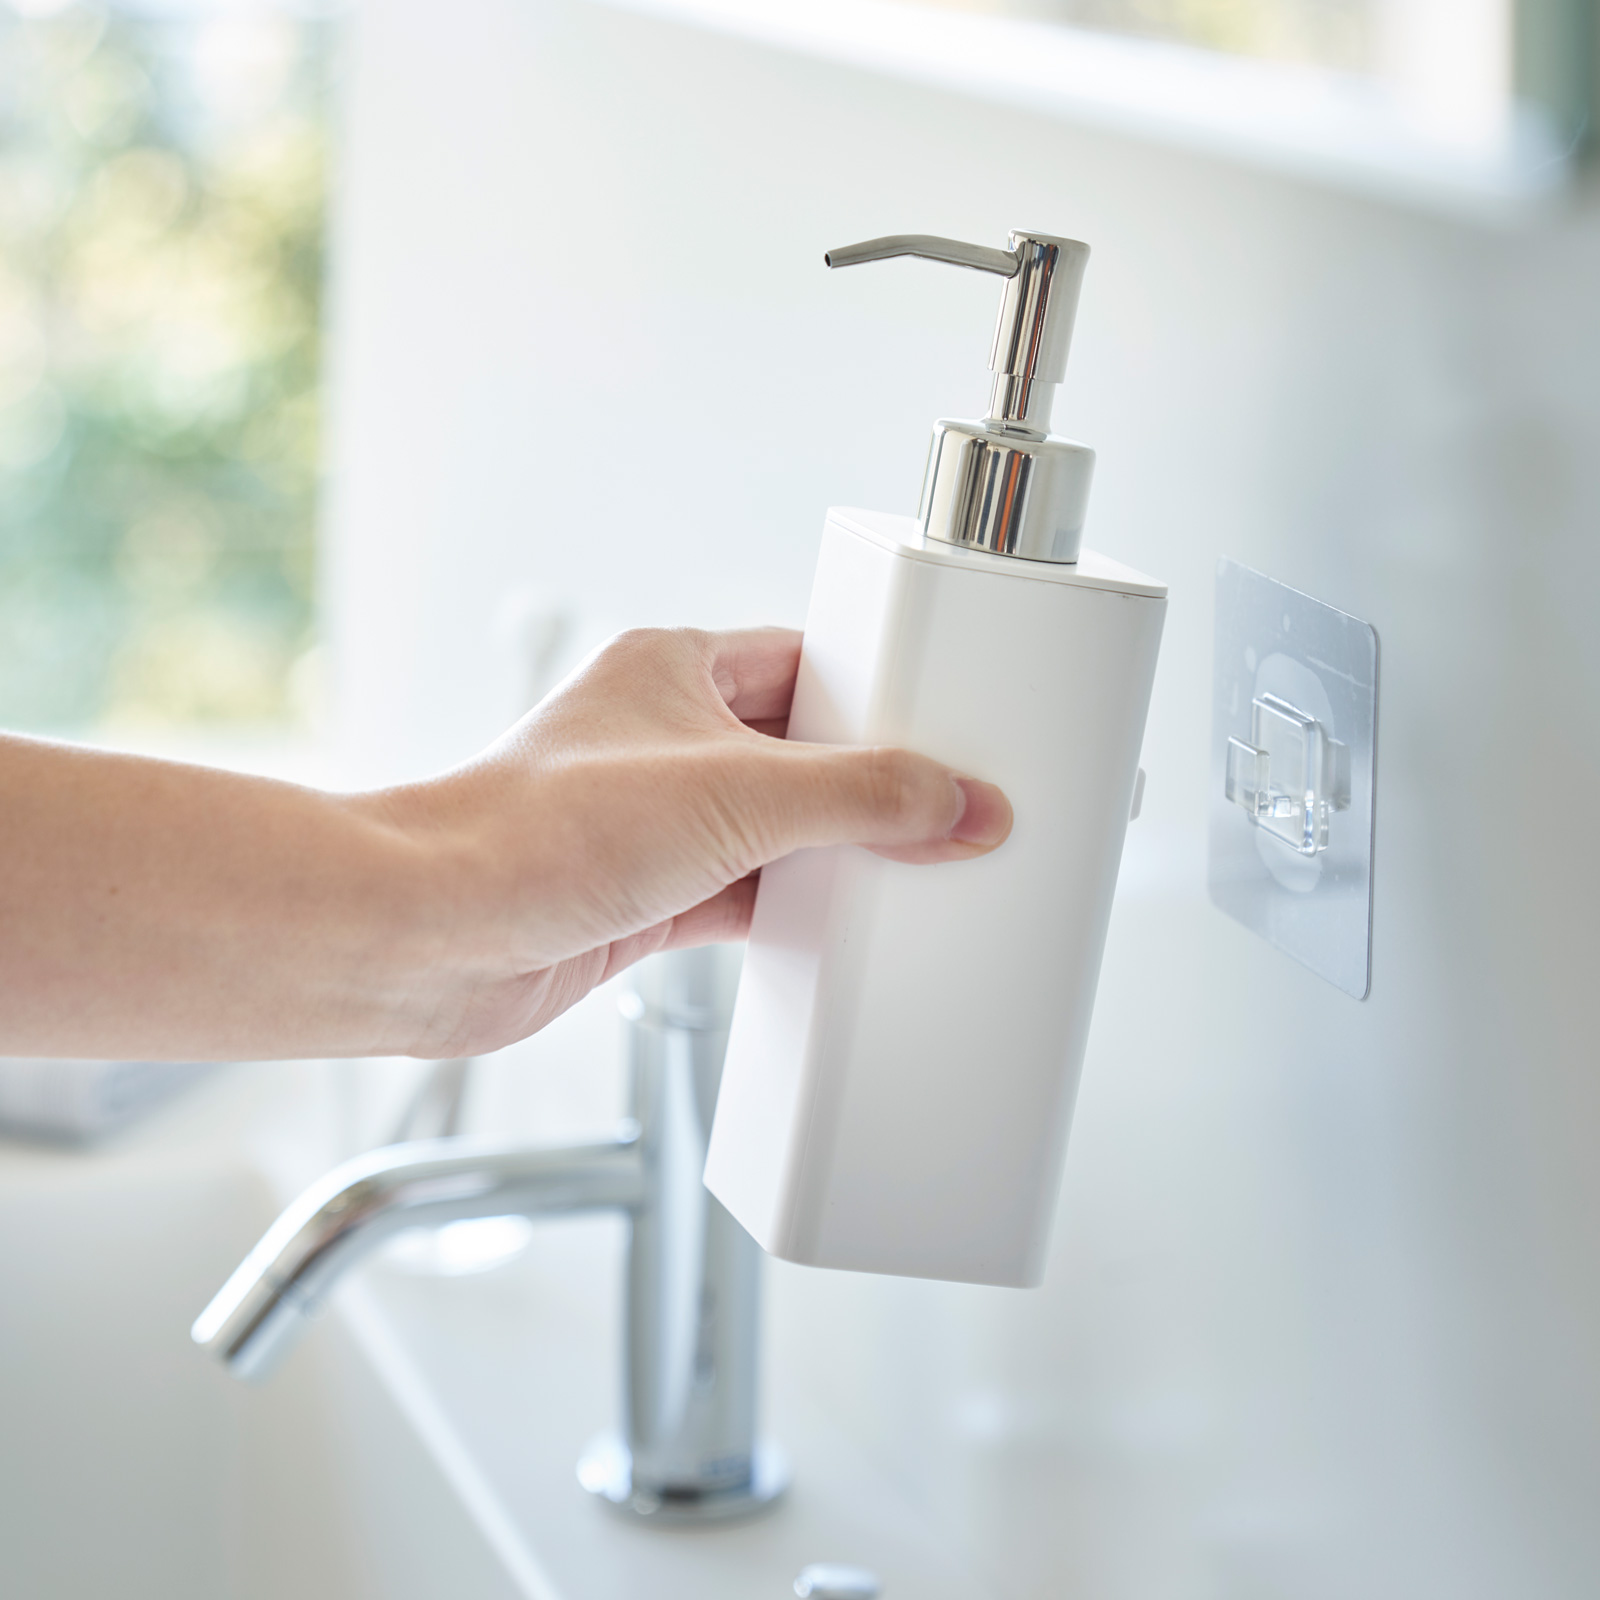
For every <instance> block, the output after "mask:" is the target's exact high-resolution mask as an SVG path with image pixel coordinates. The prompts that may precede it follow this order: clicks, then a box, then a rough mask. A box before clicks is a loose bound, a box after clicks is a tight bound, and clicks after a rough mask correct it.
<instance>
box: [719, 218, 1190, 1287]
mask: <svg viewBox="0 0 1600 1600" xmlns="http://www.w3.org/2000/svg"><path fill="white" fill-rule="evenodd" d="M1088 255H1089V250H1088V246H1087V245H1084V244H1080V243H1078V242H1077V241H1076V240H1072V239H1058V238H1054V237H1052V236H1050V235H1048V234H1041V233H1023V232H1015V233H1012V234H1011V236H1010V247H1009V249H1006V250H995V249H986V248H983V247H981V246H978V245H970V244H963V243H960V242H958V241H956V240H951V239H939V238H933V237H929V236H926V235H920V234H916V235H902V236H895V237H891V238H886V239H874V240H871V241H869V242H868V243H866V244H860V245H852V246H850V247H848V248H847V249H844V250H835V251H832V252H830V253H829V254H828V256H827V257H826V261H827V263H828V265H829V266H831V267H844V266H854V265H857V264H859V263H863V262H869V261H881V260H886V259H888V258H890V257H895V256H921V257H924V258H926V259H929V260H933V261H942V262H947V263H950V264H952V265H955V266H961V267H970V268H974V269H976V270H978V271H981V272H991V273H995V274H998V275H999V276H1000V277H1002V278H1004V279H1005V288H1004V291H1003V294H1002V297H1001V302H1000V315H999V321H998V323H997V325H996V328H995V337H994V347H993V351H992V353H991V356H990V360H989V365H990V367H991V368H992V370H993V372H994V388H993V395H992V400H991V403H990V407H989V414H988V416H986V417H984V418H983V419H982V420H981V421H975V422H956V421H942V422H938V423H936V424H935V425H934V431H933V444H932V448H931V450H930V452H929V457H928V465H927V470H926V474H925V477H924V481H923V488H922V498H921V506H920V510H919V514H918V516H917V517H915V518H911V517H906V516H896V515H892V514H888V513H884V512H878V511H858V510H849V509H844V508H839V507H835V508H834V509H832V510H830V511H829V512H828V514H827V519H826V522H825V524H824V527H823V535H822V548H821V554H820V557H819V560H818V563H817V570H816V580H815V584H814V587H813V590H812V595H811V605H810V610H809V612H808V614H807V617H806V626H805V638H804V643H803V646H802V649H801V657H800V668H799V675H798V678H797V680H796V683H795V693H794V704H793V709H792V711H791V714H790V719H789V727H788V737H789V738H791V739H802V740H807V741H810V742H814V743H820V744H851V745H900V746H904V747H906V748H909V749H912V750H917V751H920V752H922V753H923V754H924V755H928V756H931V757H933V758H934V759H936V760H938V761H942V762H944V763H946V764H947V765H948V766H950V767H952V768H954V769H955V770H956V771H958V772H960V773H964V774H969V775H971V776H973V777H977V778H983V779H986V780H988V781H989V782H992V783H997V784H999V785H1000V786H1001V788H1003V789H1004V790H1005V792H1006V794H1007V796H1008V797H1009V798H1010V800H1011V804H1012V807H1013V811H1014V814H1015V825H1014V827H1013V829H1012V833H1011V837H1010V838H1009V839H1008V840H1007V841H1006V843H1005V844H1004V845H1002V846H1001V847H1000V848H999V849H998V850H996V851H994V852H993V853H992V854H990V855H986V856H982V857H979V858H977V859H974V860H970V861H959V862H953V863H947V864H943V865H938V866H913V865H909V864H906V863H903V862H895V861H888V860H885V859H884V858H883V857H881V856H877V855H873V854H872V853H871V852H869V851H867V850H864V849H860V848H857V847H853V846H850V847H836V848H828V849H815V850H801V851H797V852H796V853H794V854H793V855H790V856H787V857H785V858H784V859H783V860H781V861H776V862H773V863H772V864H771V865H769V866H767V867H766V868H765V869H763V871H762V874H761V883H760V887H759V890H758V892H757V896H756V904H755V913H754V919H753V922H752V925H751V929H750V942H749V949H748V951H747V954H746V957H745V962H744V970H743V975H742V977H741V980H740V985H739V992H738V997H737V1000H736V1003H735V1007H734V1014H733V1023H732V1031H731V1033H730V1036H729V1042H728V1052H727V1058H726V1064H725V1066H724V1069H723V1076H722V1088H721V1095H720V1098H719V1101H718V1105H717V1111H716V1119H715V1123H714V1126H713V1129H712V1133H711V1140H710V1147H709V1154H708V1159H707V1162H706V1184H707V1186H708V1187H709V1189H710V1190H711V1192H712V1193H713V1194H714V1195H716V1197H717V1198H718V1199H719V1200H720V1201H721V1202H722V1203H723V1205H725V1206H726V1207H727V1208H728V1210H729V1211H730V1212H732V1213H733V1215H734V1216H735V1217H736V1218H737V1219H738V1220H739V1222H741V1223H742V1224H743V1225H744V1227H745V1228H746V1229H747V1230H748V1231H749V1232H750V1233H751V1234H752V1235H754V1237H755V1238H756V1240H757V1241H758V1242H759V1243H760V1244H761V1245H762V1246H764V1247H765V1248H766V1249H767V1250H768V1251H770V1252H771V1253H772V1254H774V1255H777V1256H781V1257H784V1258H786V1259H788V1260H791V1261H799V1262H805V1263H809V1264H811V1265H814V1266H822V1267H842V1268H849V1269H853V1270H856V1271H862V1272H884V1273H896V1274H902V1275H906V1276H912V1277H926V1278H946V1279H953V1280H957V1281H962V1282H968V1283H988V1284H1006V1285H1013V1286H1018V1287H1022V1286H1029V1285H1033V1284H1037V1283H1038V1282H1039V1280H1040V1277H1041V1274H1042V1271H1043V1264H1044V1254H1045V1248H1046V1245H1047V1243H1048V1235H1049V1226H1050V1219H1051V1215H1052V1213H1053V1211H1054V1209H1055V1201H1056V1194H1057V1190H1058V1189H1059V1186H1060V1177H1061V1166H1062V1159H1063V1155H1064V1151H1065V1146H1066V1139H1067V1130H1068V1124H1069V1122H1070V1120H1071V1116H1072V1105H1073V1099H1074V1096H1075V1093H1076V1090H1077V1082H1078V1074H1079V1070H1080V1067H1081V1064H1082V1061H1083V1053H1084V1045H1085V1041H1086V1038H1087V1035H1088V1032H1089V1019H1090V1014H1091V1011H1092V1009H1093V1005H1094V995H1095V987H1096V983H1097V981H1098V979H1099V973H1100V958H1101V952H1102V950H1103V948H1104V944H1105V937H1106V925H1107V922H1108V920H1109V918H1110V914H1111V897H1112V892H1113V890H1114V889H1115V887H1116V881H1117V868H1118V864H1119V862H1120V859H1121V855H1122V842H1123V834H1124V832H1125V830H1126V828H1127V824H1128V820H1129V815H1130V810H1131V808H1132V807H1133V805H1134V803H1135V802H1134V794H1135V782H1136V778H1137V776H1138V760H1139V747H1140V744H1141V742H1142V739H1143V736H1144V724H1145V713H1146V710H1147V708H1148V705H1149V700H1150V686H1151V682H1152V679H1153V678H1154V675H1155V666H1156V652H1157V649H1158V647H1159V644H1160V640H1161V625H1162V620H1163V617H1164V614H1165V611H1166V587H1165V585H1163V584H1161V583H1158V582H1156V581H1155V580H1153V579H1151V578H1147V577H1144V576H1143V575H1141V574H1140V573H1137V572H1134V571H1132V570H1130V569H1129V568H1127V567H1124V566H1121V565H1120V564H1118V563H1117V562H1115V561H1112V560H1110V559H1108V558H1107V557H1105V556H1101V555H1097V554H1095V553H1094V552H1093V551H1091V550H1085V549H1081V548H1080V539H1081V535H1082V530H1083V523H1084V516H1085V511H1086V507H1087V502H1088V494H1089V481H1090V476H1091V474H1092V472H1093V468H1094V452H1093V451H1092V450H1090V449H1088V448H1087V447H1086V446H1084V445H1081V444H1075V443H1072V442H1071V441H1069V440H1065V439H1060V438H1056V437H1054V436H1053V435H1052V434H1051V433H1050V431H1049V428H1050V407H1051V402H1052V400H1053V398H1054V395H1055V389H1056V385H1057V384H1059V383H1060V382H1061V380H1062V378H1063V376H1064V375H1065V372H1066V361H1067V351H1068V346H1069V345H1070V343H1071V338H1072V324H1073V317H1074V314H1075V312H1076V309H1077V303H1078V290H1079V285H1080V283H1081V281H1082V277H1083V268H1084V264H1085V262H1086V261H1087V259H1088Z"/></svg>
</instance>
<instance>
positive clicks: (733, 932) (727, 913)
mask: <svg viewBox="0 0 1600 1600" xmlns="http://www.w3.org/2000/svg"><path fill="white" fill-rule="evenodd" d="M760 881H761V874H760V873H758V872H752V873H751V874H750V875H749V877H747V878H740V879H739V880H738V882H737V883H730V884H729V885H728V887H727V888H726V889H724V890H722V891H721V892H720V893H718V894H714V895H712V897H711V898H710V899H709V900H702V901H701V902H700V904H699V905H697V906H691V907H690V908H689V909H688V910H687V911H684V912H680V913H679V914H678V915H677V916H675V917H674V918H673V919H672V931H671V932H670V933H669V934H668V936H667V942H666V945H665V947H664V948H666V949H668V950H683V949H687V948H688V947H689V946H690V945H698V944H727V943H729V942H730V941H732V940H736V939H742V938H744V937H745V935H746V934H747V933H749V931H750V913H751V912H752V911H753V910H754V909H755V903H756V886H757V884H759V883H760Z"/></svg>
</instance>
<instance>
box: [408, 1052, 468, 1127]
mask: <svg viewBox="0 0 1600 1600" xmlns="http://www.w3.org/2000/svg"><path fill="white" fill-rule="evenodd" d="M471 1070H472V1057H471V1056H455V1057H453V1058H452V1059H451V1060H449V1061H435V1062H434V1063H433V1064H432V1066H430V1067H429V1068H428V1070H427V1072H426V1073H424V1074H423V1077H422V1082H421V1083H419V1084H418V1085H417V1090H416V1093H415V1094H413V1095H412V1097H411V1098H410V1099H409V1100H408V1101H407V1102H406V1108H405V1110H404V1111H402V1112H401V1113H400V1120H399V1121H398V1122H397V1123H396V1124H395V1129H394V1135H393V1137H392V1138H391V1139H390V1140H389V1143H390V1144H410V1143H411V1141H412V1140H414V1139H452V1138H454V1137H455V1136H456V1134H458V1133H460V1132H461V1112H462V1108H463V1106H464V1105H465V1104H466V1098H467V1079H468V1076H469V1074H470V1073H471Z"/></svg>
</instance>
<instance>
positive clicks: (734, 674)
mask: <svg viewBox="0 0 1600 1600" xmlns="http://www.w3.org/2000/svg"><path fill="white" fill-rule="evenodd" d="M705 638H706V640H707V642H708V643H709V645H710V646H711V651H712V658H711V675H712V678H713V680H714V681H715V683H716V685H717V692H718V693H719V694H720V695H721V696H722V698H723V700H724V701H725V702H726V704H727V707H728V709H729V710H730V711H731V712H732V713H733V714H734V716H736V717H737V718H738V719H739V720H740V721H741V722H770V721H781V720H782V719H783V718H785V717H787V716H788V715H789V702H790V700H791V699H792V698H793V697H794V675H795V669H796V668H797V667H798V666H799V665H800V635H799V634H798V633H797V632H796V631H795V630H794V629H793V628H743V629H740V630H738V631H737V632H733V633H709V634H707V635H705Z"/></svg>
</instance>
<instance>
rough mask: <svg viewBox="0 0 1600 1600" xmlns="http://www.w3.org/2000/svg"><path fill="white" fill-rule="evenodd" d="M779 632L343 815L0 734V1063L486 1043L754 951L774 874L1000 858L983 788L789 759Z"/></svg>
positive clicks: (677, 667)
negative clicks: (660, 968) (624, 987)
mask: <svg viewBox="0 0 1600 1600" xmlns="http://www.w3.org/2000/svg"><path fill="white" fill-rule="evenodd" d="M799 648H800V640H799V636H798V635H797V634H793V633H785V632H780V631H777V630H770V631H762V632H751V633H728V634H706V633H692V632H687V631H685V632H641V633H629V634H624V635H622V637H621V638H619V639H617V640H615V641H613V642H612V643H611V644H609V645H607V646H606V648H605V649H603V650H601V651H600V652H599V653H598V654H597V655H595V656H594V657H593V658H592V659H591V660H590V661H589V662H588V663H587V664H586V665H584V666H583V667H582V668H580V669H579V670H578V671H577V672H576V673H575V674H574V675H573V676H572V677H571V678H570V679H568V680H567V682H566V683H564V684H562V685H561V687H560V688H559V689H557V690H556V691H555V693H554V694H552V695H551V696H550V697H549V698H548V699H546V700H545V701H544V702H543V703H542V704H541V705H540V706H539V707H538V708H537V709H536V710H534V711H533V712H532V713H531V714H530V715H529V716H527V717H525V718H524V719H523V721H522V722H521V723H519V724H518V725H517V726H516V727H515V728H513V729H512V730H511V732H510V733H508V734H507V735H506V736H505V737H504V738H503V739H501V740H500V741H499V742H498V743H496V744H495V745H494V746H493V747H492V748H491V749H489V750H488V751H486V752H485V753H484V754H483V755H482V756H481V757H479V759H478V760H476V761H474V762H471V763H469V764H468V765H467V766H465V767H462V768H460V769H459V770H457V771H455V772H450V773H446V774H445V775H444V776H443V777H440V778H435V779H433V780H431V781H429V782H426V783H418V784H411V785H408V786H406V787H403V788H399V789H391V790H386V791H383V792H381V793H377V794H364V795H360V794H358V795H334V794H325V793H322V792H320V791H318V790H315V789H305V788H300V787H298V786H296V785H294V784H286V783H276V782H273V781H271V780H269V779H265V778H255V777H245V776H241V775H239V774H237V773H231V772H219V771H215V770H213V769H210V768H206V767H193V766H185V765H182V764H180V763H177V762H170V761H151V760H148V759H144V758H141V757H135V756H124V755H115V754H111V753H108V752H106V751H100V750H88V749H82V748H78V747H74V746H70V745H59V744H49V743H45V742H43V741H40V740H33V739H19V738H13V737H8V736H5V735H0V815H3V816H4V817H5V819H6V827H5V830H4V832H3V835H0V1054H4V1055H44V1056H51V1055H59V1056H86V1057H105V1058H124V1059H135V1060H137V1059H149V1060H186V1059H200V1060H227V1059H230V1058H240V1057H244V1058H256V1059H261V1058H270V1057H280V1058H281V1057H306V1056H334V1055H394V1054H412V1055H421V1056H434V1057H443V1056H452V1055H466V1054H473V1053H477V1052H479V1051H484V1050H492V1049H495V1048H497V1047H499V1046H501V1045H505V1044H509V1043H511V1042H512V1041H513V1040H516V1039H519V1038H522V1037H523V1036H524V1035H526V1034H529V1033H532V1032H533V1031H535V1030H536V1029H538V1028H541V1027H543V1026H544V1024H545V1023H547V1022H549V1021H550V1019H551V1018H552V1017H555V1016H558V1015H559V1014H560V1013H561V1012H562V1011H564V1010H565V1009H566V1008H567V1007H568V1006H570V1005H571V1004H572V1003H573V1002H574V1001H575V1000H577V999H579V998H580V997H581V996H582V995H584V994H586V993H587V992H588V991H589V990H590V989H591V988H593V987H594V985H595V984H597V983H600V982H602V981H603V980H605V979H606V978H608V977H610V976H611V974H612V973H614V972H617V971H619V970H620V969H621V968H623V967H625V966H627V965H628V964H629V963H630V962H633V961H637V960H638V959H639V958H640V957H641V956H645V955H648V954H650V953H651V952H652V951H655V950H661V949H665V948H667V947H668V946H671V945H689V944H703V943H709V942H712V941H715V940H719V939H738V938H741V937H743V935H744V933H745V930H746V929H747V928H748V926H749V921H750V908H751V904H752V902H753V900H754V897H755V878H754V874H755V873H756V872H757V871H758V869H759V868H760V867H761V866H762V865H763V863H765V862H768V861H771V860H774V859H775V858H777V857H778V856H782V855H787V854H788V853H789V852H790V851H791V850H796V849H799V848H800V847H802V846H805V845H828V844H845V843H855V844H862V845H866V846H867V847H868V848H870V849H874V850H877V851H879V852H880V853H882V854H884V855H889V856H893V857H895V858H896V859H898V860H902V861H915V862H937V861H951V860H959V859H961V858H962V857H966V856H974V855H981V854H983V853H984V852H985V851H988V850H992V849H993V848H994V847H995V846H996V845H997V844H999V843H1000V842H1001V841H1002V840H1003V839H1004V838H1005V836H1006V834H1007V833H1008V832H1009V831H1010V828H1011V808H1010V806H1009V805H1008V804H1007V803H1006V800H1005V797H1004V796H1003V795H1002V794H1001V793H1000V792H999V790H997V789H995V788H994V787H993V786H992V785H990V784H987V783H980V782H978V781H976V780H975V779H972V778H967V777H961V776H957V775H955V774H952V773H951V772H950V771H949V769H948V768H946V767H943V766H940V765H939V763H938V762H935V761H929V760H927V759H925V758H924V757H922V756H917V755H911V754H908V753H907V752H905V751H903V750H858V749H847V748H842V747H834V746H824V745H804V744H791V743H789V742H787V741H785V740H783V739H780V738H774V737H772V735H774V734H778V733H781V732H782V729H783V724H784V722H785V719H786V718H787V716H788V712H789V700H790V696H791V695H792V694H793V691H794V677H795V668H796V664H797V662H798V660H799Z"/></svg>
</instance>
